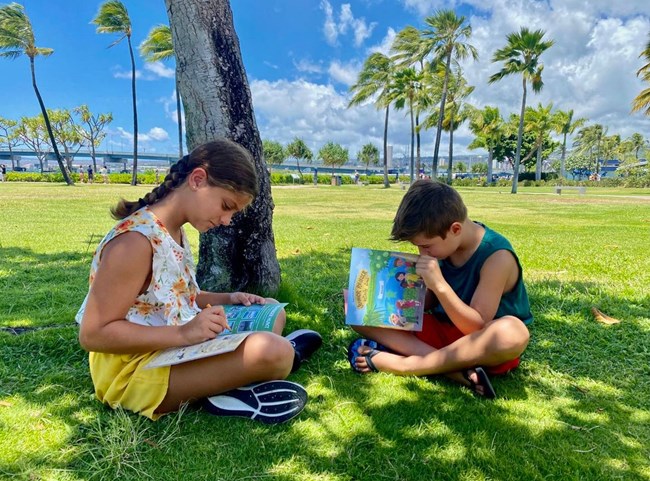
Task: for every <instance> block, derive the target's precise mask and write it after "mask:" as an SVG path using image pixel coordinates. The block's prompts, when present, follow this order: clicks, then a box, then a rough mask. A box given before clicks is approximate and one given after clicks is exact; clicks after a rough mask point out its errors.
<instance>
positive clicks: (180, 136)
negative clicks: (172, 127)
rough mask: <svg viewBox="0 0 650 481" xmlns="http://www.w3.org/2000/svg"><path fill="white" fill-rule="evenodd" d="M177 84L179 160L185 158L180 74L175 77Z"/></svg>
mask: <svg viewBox="0 0 650 481" xmlns="http://www.w3.org/2000/svg"><path fill="white" fill-rule="evenodd" d="M174 82H176V116H177V120H178V158H179V159H180V158H181V157H183V117H182V116H181V93H180V86H179V83H178V72H176V74H175V75H174Z"/></svg>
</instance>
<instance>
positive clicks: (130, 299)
mask: <svg viewBox="0 0 650 481" xmlns="http://www.w3.org/2000/svg"><path fill="white" fill-rule="evenodd" d="M257 194H258V179H257V173H256V172H255V166H254V163H253V160H252V157H251V155H250V153H249V152H248V151H247V150H246V149H244V148H243V147H241V146H240V145H238V144H236V143H234V142H232V141H230V140H226V139H221V140H217V141H214V142H209V143H207V144H204V145H200V146H198V147H197V148H195V149H194V150H192V152H190V154H189V155H186V156H184V157H183V158H182V159H180V160H179V161H178V162H176V163H175V164H174V165H173V166H172V167H171V169H170V172H169V174H168V175H167V176H166V177H165V179H164V181H163V183H162V185H160V186H156V187H154V188H153V190H152V191H151V192H149V193H147V194H146V195H144V196H143V197H142V198H140V199H138V200H136V201H126V200H124V199H122V200H121V201H120V202H118V204H117V205H116V206H115V207H114V208H113V209H112V214H113V217H114V218H115V219H117V220H118V223H117V224H116V226H115V227H114V228H113V229H112V230H111V231H110V232H109V233H108V234H107V235H106V237H104V239H102V241H101V242H100V244H99V247H98V248H97V250H96V253H95V255H94V257H93V260H92V264H91V268H90V271H91V274H90V277H89V279H90V290H89V292H88V294H87V296H86V298H85V300H84V301H83V304H82V306H81V308H80V309H79V312H78V313H77V316H76V320H77V322H79V323H80V324H81V326H80V330H79V342H80V343H81V346H82V347H83V348H84V349H85V350H87V351H89V353H90V354H89V367H90V373H91V377H92V381H93V384H94V386H95V393H96V396H97V398H98V399H99V400H100V401H102V402H104V403H106V404H108V405H109V406H111V407H113V408H117V407H122V408H124V409H128V410H130V411H133V412H136V413H139V414H141V415H143V416H146V417H148V418H150V419H154V420H155V419H157V418H159V417H160V416H161V415H163V414H165V413H169V412H172V411H176V410H178V409H179V408H180V407H181V406H182V405H183V404H185V403H187V402H192V401H200V402H202V404H203V406H204V407H205V409H206V410H207V411H209V412H211V413H213V414H217V415H222V416H245V417H250V418H252V419H255V420H257V421H262V422H265V423H268V424H273V423H279V422H284V421H288V420H289V419H291V418H293V417H294V416H296V415H297V414H298V413H300V411H301V410H302V408H303V407H304V405H305V402H306V392H305V390H304V389H303V388H302V386H300V385H298V384H296V383H293V382H289V381H284V380H283V379H284V378H286V377H287V376H288V375H289V373H290V372H293V371H295V370H296V369H298V367H299V366H300V364H301V362H302V361H305V360H306V359H307V358H308V357H309V356H310V355H312V354H313V353H314V352H315V351H316V350H317V349H318V348H319V347H320V345H321V343H322V338H321V337H320V335H319V334H318V333H316V332H314V331H310V330H307V329H301V330H298V331H295V332H293V333H291V334H289V335H288V336H287V337H282V335H281V333H282V329H283V327H284V323H285V313H284V311H282V312H281V314H280V317H279V318H278V320H277V322H276V323H275V326H274V331H273V332H253V333H252V334H250V335H249V336H248V337H246V339H244V341H243V342H242V343H241V344H240V345H239V347H237V349H235V350H234V351H232V352H228V353H225V354H219V355H216V356H212V357H208V358H205V359H200V360H194V361H188V362H185V363H181V364H177V365H174V366H164V367H158V368H152V369H146V368H145V365H146V364H147V363H148V361H149V360H151V359H152V358H153V357H155V356H156V355H157V353H158V351H159V350H160V349H165V348H168V347H180V346H189V345H194V344H198V343H201V342H203V341H206V340H208V339H213V338H214V337H216V336H217V335H218V334H219V333H221V332H223V330H224V329H227V327H228V323H227V319H226V315H225V312H224V309H223V307H222V305H223V304H243V305H246V306H249V305H251V304H265V303H267V302H277V301H275V300H274V299H265V298H263V297H260V296H257V295H254V294H248V293H245V292H224V293H215V292H207V291H202V290H201V289H200V288H199V286H198V284H197V283H196V273H195V268H194V262H193V260H192V250H191V246H190V243H189V241H188V238H187V236H186V234H185V231H184V229H183V226H184V225H185V224H188V223H189V224H191V225H192V226H193V227H195V228H196V229H197V230H198V231H200V232H206V231H208V230H209V229H212V228H213V227H214V226H217V225H224V226H225V225H229V224H230V221H231V219H232V216H233V215H234V214H236V213H237V212H240V211H242V210H243V209H245V208H246V206H248V205H250V203H251V202H252V201H253V199H254V198H255V196H256V195H257ZM100 261H101V262H100ZM253 383H256V384H253ZM270 391H273V394H272V395H271V396H264V393H266V394H269V392H270ZM269 397H271V398H273V399H271V400H269V399H268V398H269ZM269 401H272V402H270V403H269ZM269 404H270V405H269Z"/></svg>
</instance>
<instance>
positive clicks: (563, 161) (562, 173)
mask: <svg viewBox="0 0 650 481" xmlns="http://www.w3.org/2000/svg"><path fill="white" fill-rule="evenodd" d="M566 136H567V134H564V139H563V140H562V158H561V159H560V180H561V181H562V182H564V179H565V177H566V172H565V171H566Z"/></svg>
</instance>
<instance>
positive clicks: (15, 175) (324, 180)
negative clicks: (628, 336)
mask: <svg viewBox="0 0 650 481" xmlns="http://www.w3.org/2000/svg"><path fill="white" fill-rule="evenodd" d="M293 175H294V174H289V173H283V172H272V173H271V184H273V185H292V184H312V183H313V181H314V180H313V179H314V177H313V175H311V174H304V175H303V176H302V178H294V177H293ZM295 175H297V174H295ZM162 177H163V176H160V177H159V179H158V180H160V179H162ZM339 177H340V178H341V183H342V184H346V185H351V184H354V179H353V178H352V177H350V176H349V175H340V176H339ZM72 179H73V180H74V182H79V174H72ZM7 180H8V181H9V182H57V183H61V182H63V175H61V174H60V173H48V174H40V173H38V172H7ZM389 180H390V182H391V184H394V183H395V176H394V175H390V176H389ZM86 181H87V178H86ZM108 181H109V183H111V184H130V183H131V174H118V173H115V174H108ZM400 181H401V182H403V183H408V181H409V177H408V176H407V175H401V176H400ZM103 182H104V176H102V175H101V174H95V183H98V184H101V183H103ZM156 183H157V179H156V174H155V173H154V172H145V173H143V174H138V184H150V185H155V184H156ZM318 183H319V184H321V185H330V184H331V183H332V176H331V175H330V174H319V175H318ZM359 183H361V184H376V185H381V184H383V183H384V176H383V175H369V176H365V175H361V176H359ZM511 184H512V181H510V180H498V181H496V182H494V183H492V184H491V186H496V187H507V186H509V185H511ZM519 184H520V185H521V186H523V187H530V186H536V187H540V186H546V185H549V186H553V185H569V186H587V187H635V188H642V187H650V173H648V174H645V175H642V176H639V175H636V176H629V177H611V178H610V177H605V178H602V179H601V180H600V181H598V182H596V181H590V180H585V181H573V180H560V179H558V178H557V177H551V176H549V178H548V179H547V180H534V179H529V178H526V177H523V178H522V176H520V177H519ZM452 185H454V186H458V187H475V186H483V187H487V186H488V183H487V181H486V179H485V178H480V179H454V180H453V181H452Z"/></svg>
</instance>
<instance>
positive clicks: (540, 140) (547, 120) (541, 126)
mask: <svg viewBox="0 0 650 481" xmlns="http://www.w3.org/2000/svg"><path fill="white" fill-rule="evenodd" d="M552 110H553V104H552V103H550V104H548V105H547V106H546V107H544V106H543V105H542V104H541V103H540V104H539V105H538V106H537V108H536V109H534V108H532V107H527V108H526V113H525V116H526V127H528V131H529V132H532V133H534V135H535V143H534V145H533V148H532V149H531V151H530V152H529V153H528V155H527V156H526V157H525V158H524V159H523V160H522V163H523V162H525V161H526V160H528V159H529V158H530V157H532V156H533V154H534V153H535V152H537V162H536V163H535V180H541V179H542V147H543V145H544V140H545V139H546V138H547V137H548V135H549V132H551V130H553V129H554V128H555V122H556V121H555V115H554V114H552V113H551V111H552Z"/></svg>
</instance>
